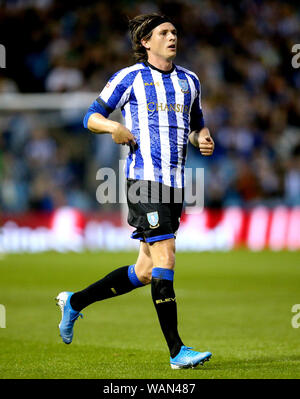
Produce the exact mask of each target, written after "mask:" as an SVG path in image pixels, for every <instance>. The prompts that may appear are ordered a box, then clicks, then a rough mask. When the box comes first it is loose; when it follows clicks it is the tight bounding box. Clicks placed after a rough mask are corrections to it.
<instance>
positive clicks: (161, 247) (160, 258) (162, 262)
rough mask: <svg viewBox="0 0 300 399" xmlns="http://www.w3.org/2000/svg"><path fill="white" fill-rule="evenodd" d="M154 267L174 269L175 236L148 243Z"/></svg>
mask: <svg viewBox="0 0 300 399" xmlns="http://www.w3.org/2000/svg"><path fill="white" fill-rule="evenodd" d="M148 246H149V247H148V248H149V252H150V255H151V259H152V262H153V267H163V268H167V269H174V267H175V238H169V239H167V240H162V241H156V242H154V243H152V244H151V245H150V244H148Z"/></svg>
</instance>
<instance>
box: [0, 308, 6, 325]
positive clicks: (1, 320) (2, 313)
mask: <svg viewBox="0 0 300 399" xmlns="http://www.w3.org/2000/svg"><path fill="white" fill-rule="evenodd" d="M0 328H6V309H5V306H4V305H1V304H0Z"/></svg>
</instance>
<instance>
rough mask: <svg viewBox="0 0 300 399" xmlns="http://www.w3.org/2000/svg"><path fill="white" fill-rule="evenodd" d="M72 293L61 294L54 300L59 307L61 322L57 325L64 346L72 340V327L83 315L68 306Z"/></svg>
mask: <svg viewBox="0 0 300 399" xmlns="http://www.w3.org/2000/svg"><path fill="white" fill-rule="evenodd" d="M72 294H73V292H67V291H64V292H61V293H59V294H58V295H57V297H56V298H55V299H56V301H57V303H56V304H57V306H59V307H60V310H61V313H62V318H61V322H60V323H59V325H58V328H59V332H60V336H61V337H62V340H63V342H64V343H65V344H70V343H71V342H72V339H73V327H74V323H75V321H76V320H77V319H78V317H79V316H80V317H81V318H82V317H83V315H82V314H81V313H79V312H77V311H76V310H74V309H72V306H71V304H70V298H71V296H72Z"/></svg>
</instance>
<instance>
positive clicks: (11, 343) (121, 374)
mask: <svg viewBox="0 0 300 399" xmlns="http://www.w3.org/2000/svg"><path fill="white" fill-rule="evenodd" d="M135 259H136V253H132V252H124V253H107V252H98V253H82V254H73V253H72V254H70V253H68V254H57V253H45V254H32V255H25V254H19V255H6V256H5V257H3V258H2V259H1V260H0V303H1V304H3V305H5V307H6V328H0V377H1V378H5V379H6V378H13V379H15V378H44V379H48V378H78V379H79V378H80V379H85V378H97V379H115V378H121V379H123V378H124V379H125V378H126V379H127V378H128V379H130V378H138V379H152V378H176V379H181V378H182V379H189V378H192V379H201V378H205V379H213V378H214V379H219V378H299V377H300V345H299V342H300V328H298V329H297V328H293V327H292V323H291V320H292V317H293V316H294V314H293V313H292V311H291V309H292V306H293V305H294V304H297V303H300V254H299V252H277V253H274V252H273V253H272V252H268V251H265V252H259V253H252V252H249V251H246V250H239V251H233V252H227V253H178V254H177V256H176V273H175V291H176V295H177V303H178V312H179V313H178V316H179V331H180V334H181V336H182V339H183V341H184V343H185V344H186V345H188V346H192V347H194V348H195V349H197V350H203V351H204V350H210V351H211V352H212V353H213V357H212V359H211V360H210V362H207V363H205V365H204V366H201V367H199V368H196V369H190V370H172V369H171V368H170V365H169V355H168V351H167V346H166V344H165V341H164V339H163V336H162V333H161V331H160V328H159V323H158V319H157V316H156V313H155V309H154V306H153V304H152V300H151V294H150V287H149V286H148V287H143V288H139V289H137V290H134V291H132V292H131V293H129V294H127V295H123V296H120V297H116V298H112V299H109V300H106V301H103V302H98V303H95V304H93V305H92V306H90V307H88V308H86V309H85V310H84V311H83V313H84V318H83V319H79V320H78V321H77V322H76V324H75V330H74V340H73V343H72V344H71V345H65V344H63V343H62V341H61V338H60V337H59V335H58V323H59V321H60V311H59V308H58V307H57V306H55V301H54V298H55V296H56V294H57V293H59V292H60V291H63V290H70V291H76V290H79V289H82V288H84V287H85V286H87V285H88V284H90V283H92V282H94V281H96V280H98V279H100V278H101V277H102V276H104V275H105V274H106V273H108V272H109V271H111V270H113V269H114V268H117V267H119V266H122V265H126V264H131V263H134V261H135Z"/></svg>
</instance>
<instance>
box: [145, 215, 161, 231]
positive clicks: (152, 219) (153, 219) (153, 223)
mask: <svg viewBox="0 0 300 399" xmlns="http://www.w3.org/2000/svg"><path fill="white" fill-rule="evenodd" d="M147 219H148V222H149V225H150V228H151V229H156V228H157V227H159V223H158V212H149V213H147Z"/></svg>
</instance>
